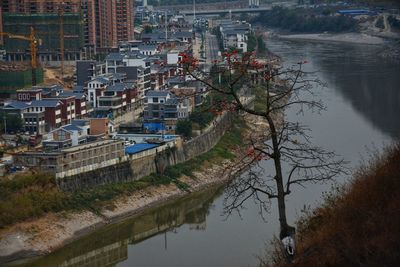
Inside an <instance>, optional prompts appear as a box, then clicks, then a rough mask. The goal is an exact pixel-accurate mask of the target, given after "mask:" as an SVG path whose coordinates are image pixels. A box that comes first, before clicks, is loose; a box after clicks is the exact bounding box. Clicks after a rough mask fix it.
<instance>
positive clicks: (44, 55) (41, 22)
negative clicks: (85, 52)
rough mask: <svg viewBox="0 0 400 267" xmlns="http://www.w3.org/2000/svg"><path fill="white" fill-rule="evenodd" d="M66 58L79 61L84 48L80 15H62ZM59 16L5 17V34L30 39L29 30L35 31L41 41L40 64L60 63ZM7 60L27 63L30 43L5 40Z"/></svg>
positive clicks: (22, 15) (7, 15)
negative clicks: (24, 36)
mask: <svg viewBox="0 0 400 267" xmlns="http://www.w3.org/2000/svg"><path fill="white" fill-rule="evenodd" d="M62 19H63V32H64V33H63V34H64V58H65V60H79V59H81V53H82V49H83V46H84V39H83V25H82V14H81V13H68V12H65V13H64V15H63V18H62ZM60 24H61V23H60V16H59V15H58V14H57V13H31V14H19V13H3V32H10V33H13V34H18V35H29V32H30V27H31V26H32V27H34V28H35V30H36V35H37V37H38V39H39V40H40V44H39V46H38V52H37V57H38V60H39V61H41V62H46V61H58V60H60V59H61V53H60V47H61V43H60V41H61V36H60V31H61V30H60ZM3 42H4V48H5V50H6V51H7V60H9V61H16V60H28V59H29V53H27V52H28V51H27V48H28V44H27V42H21V41H18V40H13V39H9V38H4V40H3Z"/></svg>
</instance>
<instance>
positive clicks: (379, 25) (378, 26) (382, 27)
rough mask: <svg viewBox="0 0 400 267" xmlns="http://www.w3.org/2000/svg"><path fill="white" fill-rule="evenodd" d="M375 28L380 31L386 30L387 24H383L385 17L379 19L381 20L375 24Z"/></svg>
mask: <svg viewBox="0 0 400 267" xmlns="http://www.w3.org/2000/svg"><path fill="white" fill-rule="evenodd" d="M375 26H376V27H377V28H379V29H384V28H385V24H384V23H383V17H379V19H378V20H377V21H376V23H375Z"/></svg>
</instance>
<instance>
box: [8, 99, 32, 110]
mask: <svg viewBox="0 0 400 267" xmlns="http://www.w3.org/2000/svg"><path fill="white" fill-rule="evenodd" d="M5 107H6V108H7V107H12V108H15V109H26V108H28V107H29V105H28V104H27V103H25V102H21V101H12V102H10V103H8V104H7V105H6V106H5Z"/></svg>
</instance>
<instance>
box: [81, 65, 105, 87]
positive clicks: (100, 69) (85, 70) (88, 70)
mask: <svg viewBox="0 0 400 267" xmlns="http://www.w3.org/2000/svg"><path fill="white" fill-rule="evenodd" d="M105 67H106V66H105V63H100V62H98V61H95V60H78V61H76V84H77V85H79V86H85V85H86V84H87V83H88V82H89V81H90V80H92V79H93V78H94V77H96V76H99V75H102V74H104V73H106V70H105Z"/></svg>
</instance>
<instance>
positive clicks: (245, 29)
mask: <svg viewBox="0 0 400 267" xmlns="http://www.w3.org/2000/svg"><path fill="white" fill-rule="evenodd" d="M219 29H220V31H221V35H222V40H223V45H224V49H229V48H235V49H238V50H241V51H243V52H247V39H248V34H249V33H250V31H251V25H250V24H249V23H245V22H240V21H230V20H227V21H220V22H219Z"/></svg>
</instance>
